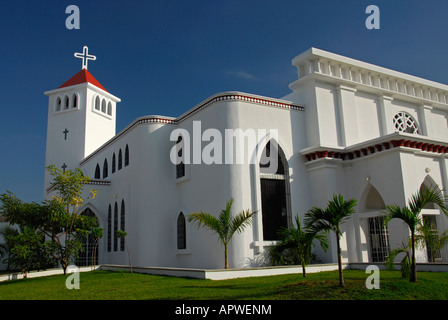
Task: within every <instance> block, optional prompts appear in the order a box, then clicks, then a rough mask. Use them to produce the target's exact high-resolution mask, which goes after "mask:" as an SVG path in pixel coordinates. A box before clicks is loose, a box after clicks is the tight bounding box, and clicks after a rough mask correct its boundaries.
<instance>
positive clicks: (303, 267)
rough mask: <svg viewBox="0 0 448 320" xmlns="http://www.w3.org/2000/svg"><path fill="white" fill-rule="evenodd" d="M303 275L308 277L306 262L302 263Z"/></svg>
mask: <svg viewBox="0 0 448 320" xmlns="http://www.w3.org/2000/svg"><path fill="white" fill-rule="evenodd" d="M302 276H303V277H304V278H305V277H306V270H305V263H302Z"/></svg>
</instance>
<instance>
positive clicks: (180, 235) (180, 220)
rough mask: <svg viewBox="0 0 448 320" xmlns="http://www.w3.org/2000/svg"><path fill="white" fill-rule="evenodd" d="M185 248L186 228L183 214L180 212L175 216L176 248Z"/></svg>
mask: <svg viewBox="0 0 448 320" xmlns="http://www.w3.org/2000/svg"><path fill="white" fill-rule="evenodd" d="M186 248H187V230H186V221H185V216H184V214H183V213H182V212H181V213H179V215H178V216H177V249H178V250H182V249H186Z"/></svg>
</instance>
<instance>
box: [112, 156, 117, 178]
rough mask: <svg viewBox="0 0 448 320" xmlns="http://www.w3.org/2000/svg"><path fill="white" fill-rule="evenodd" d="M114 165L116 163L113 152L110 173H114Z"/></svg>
mask: <svg viewBox="0 0 448 320" xmlns="http://www.w3.org/2000/svg"><path fill="white" fill-rule="evenodd" d="M115 163H116V160H115V152H114V155H113V156H112V173H114V172H115Z"/></svg>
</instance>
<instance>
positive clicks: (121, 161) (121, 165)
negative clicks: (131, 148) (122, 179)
mask: <svg viewBox="0 0 448 320" xmlns="http://www.w3.org/2000/svg"><path fill="white" fill-rule="evenodd" d="M122 167H123V155H122V153H121V149H120V151H119V152H118V170H120V169H121V168H122Z"/></svg>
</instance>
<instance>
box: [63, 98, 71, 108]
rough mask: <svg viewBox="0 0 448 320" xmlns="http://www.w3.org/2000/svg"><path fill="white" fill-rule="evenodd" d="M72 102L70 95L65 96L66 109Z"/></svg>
mask: <svg viewBox="0 0 448 320" xmlns="http://www.w3.org/2000/svg"><path fill="white" fill-rule="evenodd" d="M69 103H70V99H69V98H68V96H65V97H64V109H68V106H69Z"/></svg>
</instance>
